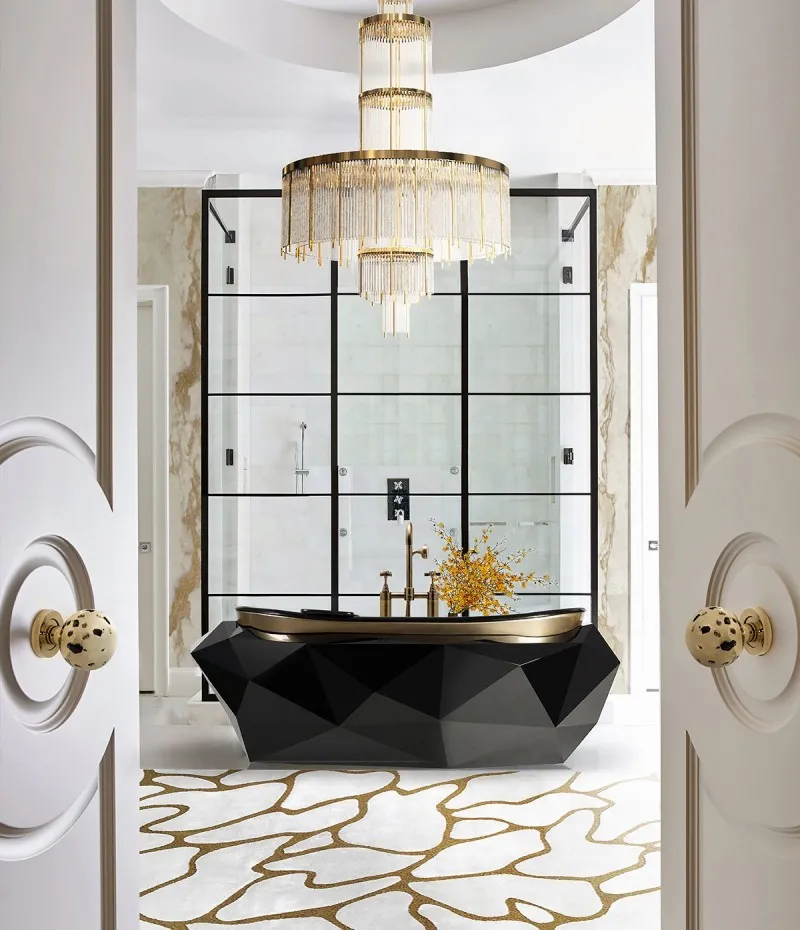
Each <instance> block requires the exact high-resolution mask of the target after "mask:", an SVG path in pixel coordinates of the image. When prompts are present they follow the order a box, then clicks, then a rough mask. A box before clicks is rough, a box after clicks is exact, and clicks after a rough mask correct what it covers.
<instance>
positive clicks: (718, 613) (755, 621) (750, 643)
mask: <svg viewBox="0 0 800 930" xmlns="http://www.w3.org/2000/svg"><path fill="white" fill-rule="evenodd" d="M771 646H772V622H771V621H770V618H769V615H768V614H767V612H766V611H765V610H763V609H762V608H761V607H748V608H747V609H746V610H744V611H742V615H741V618H740V617H737V616H736V614H733V613H731V612H730V611H728V610H725V609H724V608H722V607H704V608H703V609H702V610H701V611H700V613H699V614H698V615H697V616H696V617H695V618H694V620H692V622H691V623H690V624H689V626H688V627H687V628H686V647H687V648H688V650H689V652H690V653H691V656H692V658H693V659H694V660H695V661H696V662H699V663H700V664H701V665H705V666H707V667H708V668H721V667H722V666H724V665H730V664H731V663H732V662H735V661H736V660H737V659H738V658H739V656H740V655H741V654H742V652H748V653H750V655H753V656H763V655H766V654H767V653H768V652H769V650H770V648H771Z"/></svg>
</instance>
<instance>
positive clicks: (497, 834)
mask: <svg viewBox="0 0 800 930" xmlns="http://www.w3.org/2000/svg"><path fill="white" fill-rule="evenodd" d="M140 804H141V811H142V827H141V853H142V855H141V874H142V886H141V887H142V898H141V912H142V922H141V927H142V930H149V928H154V927H169V928H174V930H211V928H219V927H220V926H227V927H232V926H239V927H244V928H246V930H331V928H338V930H424V928H428V930H430V928H434V930H488V926H489V925H490V924H491V925H492V926H495V925H496V926H498V928H502V930H531V928H532V927H543V928H548V930H550V928H556V927H562V926H569V927H571V928H575V930H631V928H637V930H657V927H658V926H659V901H658V898H659V892H658V886H659V880H660V877H659V865H660V863H659V855H660V854H659V852H658V850H659V839H660V824H659V786H658V782H657V780H656V779H655V778H647V779H645V778H636V779H627V780H620V779H619V778H616V779H615V778H614V777H612V776H610V775H602V774H600V773H586V774H576V773H575V772H572V771H570V770H568V769H566V768H546V769H529V770H526V771H518V772H517V771H506V772H486V771H474V772H451V771H422V770H406V771H400V772H397V771H383V770H377V771H366V770H358V771H350V770H319V769H315V770H307V769H304V770H291V771H290V770H281V771H277V770H267V769H261V770H250V771H244V772H236V771H228V772H219V771H217V772H180V773H178V772H169V773H167V772H154V771H150V770H148V771H145V772H144V774H143V778H142V783H141V802H140Z"/></svg>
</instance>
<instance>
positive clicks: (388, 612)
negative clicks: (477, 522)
mask: <svg viewBox="0 0 800 930" xmlns="http://www.w3.org/2000/svg"><path fill="white" fill-rule="evenodd" d="M415 555H420V556H422V558H423V559H427V558H428V547H427V546H420V547H419V549H415V548H414V525H413V524H412V523H411V522H409V523H406V586H405V588H404V589H403V592H402V594H401V593H398V594H392V592H391V591H390V590H389V579H390V578H391V577H392V573H391V572H390V571H382V572H381V577H382V578H383V587H382V588H381V593H380V604H381V612H380V615H381V617H391V616H392V601H393V600H394V599H398V598H402V600H404V601H405V602H406V616H407V617H410V616H411V605H412V604H413V603H414V601H415V600H417V599H418V598H422V597H424V598H425V600H426V601H427V602H428V603H427V608H428V616H429V617H438V616H439V592H438V591H437V590H436V585H435V583H434V582H435V580H436V577H437V576H438V574H439V572H425V577H426V578H430V580H431V586H430V588H429V589H428V591H427V592H426V593H425V594H415V593H414V556H415Z"/></svg>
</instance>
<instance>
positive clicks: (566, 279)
mask: <svg viewBox="0 0 800 930" xmlns="http://www.w3.org/2000/svg"><path fill="white" fill-rule="evenodd" d="M561 283H562V284H572V265H564V267H563V268H562V269H561Z"/></svg>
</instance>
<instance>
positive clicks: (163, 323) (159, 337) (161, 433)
mask: <svg viewBox="0 0 800 930" xmlns="http://www.w3.org/2000/svg"><path fill="white" fill-rule="evenodd" d="M137 299H138V303H139V304H150V305H151V307H152V317H151V318H152V321H153V333H152V336H153V342H152V345H153V409H152V411H151V418H150V422H151V424H152V428H153V436H152V448H153V453H154V454H153V474H152V481H153V500H152V507H153V513H152V520H153V522H152V526H153V539H152V540H151V541H152V543H153V550H152V558H153V604H152V618H153V623H152V627H151V628H149V629H148V628H147V627H146V626H144V625H143V624H142V621H141V618H142V617H143V616H145V611H146V610H147V609H148V605H146V604H143V603H142V601H141V598H140V601H139V618H140V619H139V632H140V635H143V636H144V635H148V636H152V637H153V659H154V663H155V667H154V669H153V684H154V693H155V694H156V695H159V696H165V695H167V693H168V692H169V288H168V287H167V286H166V285H156V286H149V285H148V286H140V287H138V288H137Z"/></svg>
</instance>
